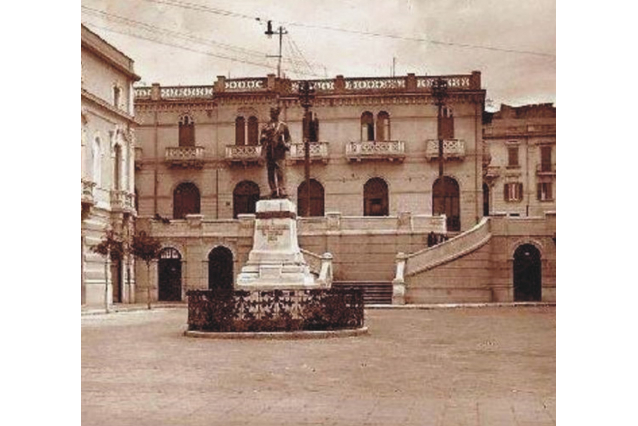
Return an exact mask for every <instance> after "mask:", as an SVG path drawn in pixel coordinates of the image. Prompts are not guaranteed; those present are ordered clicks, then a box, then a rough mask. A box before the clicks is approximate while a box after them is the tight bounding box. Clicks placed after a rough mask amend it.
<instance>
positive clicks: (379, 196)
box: [363, 178, 390, 216]
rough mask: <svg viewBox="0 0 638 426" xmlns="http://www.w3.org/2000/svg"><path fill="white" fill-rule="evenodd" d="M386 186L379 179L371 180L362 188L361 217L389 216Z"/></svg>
mask: <svg viewBox="0 0 638 426" xmlns="http://www.w3.org/2000/svg"><path fill="white" fill-rule="evenodd" d="M389 210H390V209H389V202H388V184H387V183H385V181H384V180H383V179H381V178H372V179H370V180H369V181H367V182H366V184H365V185H364V186H363V215H364V216H387V215H388V214H389Z"/></svg>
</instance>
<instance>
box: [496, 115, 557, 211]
mask: <svg viewBox="0 0 638 426" xmlns="http://www.w3.org/2000/svg"><path fill="white" fill-rule="evenodd" d="M483 139H484V142H485V145H486V148H487V150H488V152H489V155H490V157H491V160H490V162H489V165H488V166H487V168H486V169H485V173H484V181H485V184H484V191H485V194H486V197H485V199H486V200H487V203H486V207H485V209H486V212H485V214H487V213H489V214H492V215H498V214H507V215H511V216H519V217H523V216H542V215H543V214H545V213H546V212H555V211H556V107H554V106H553V105H552V104H538V105H525V106H521V107H511V106H508V105H502V106H501V109H500V111H497V112H496V113H493V114H488V116H487V122H486V123H485V126H484V129H483Z"/></svg>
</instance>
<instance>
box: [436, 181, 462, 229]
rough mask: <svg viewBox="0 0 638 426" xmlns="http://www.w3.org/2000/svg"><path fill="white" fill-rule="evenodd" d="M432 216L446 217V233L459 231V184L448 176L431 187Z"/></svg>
mask: <svg viewBox="0 0 638 426" xmlns="http://www.w3.org/2000/svg"><path fill="white" fill-rule="evenodd" d="M432 214H434V215H442V214H445V216H446V224H447V230H448V231H460V230H461V199H460V191H459V184H458V183H457V182H456V180H454V179H452V178H451V177H448V176H443V178H438V179H437V180H436V181H435V182H434V184H433V185H432Z"/></svg>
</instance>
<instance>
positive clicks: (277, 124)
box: [259, 107, 290, 198]
mask: <svg viewBox="0 0 638 426" xmlns="http://www.w3.org/2000/svg"><path fill="white" fill-rule="evenodd" d="M279 112H280V109H279V108H278V107H274V108H271V109H270V121H269V122H268V123H267V124H266V125H265V126H264V127H263V128H262V129H261V137H260V139H259V141H260V143H261V146H262V148H261V149H262V156H263V157H265V158H266V167H267V169H268V185H270V192H271V193H270V198H286V197H287V196H288V195H287V194H286V180H285V171H286V151H288V150H290V131H289V130H288V126H287V125H286V123H284V122H283V121H279ZM264 151H265V154H264Z"/></svg>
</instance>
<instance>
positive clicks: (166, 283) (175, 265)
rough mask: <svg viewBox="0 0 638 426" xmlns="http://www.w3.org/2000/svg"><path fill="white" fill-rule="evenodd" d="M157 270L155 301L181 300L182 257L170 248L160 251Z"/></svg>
mask: <svg viewBox="0 0 638 426" xmlns="http://www.w3.org/2000/svg"><path fill="white" fill-rule="evenodd" d="M157 269H158V295H157V300H160V301H180V300H182V256H181V255H180V254H179V252H178V251H177V250H175V249H174V248H171V247H168V248H165V249H164V250H162V252H161V253H160V258H159V262H158V267H157Z"/></svg>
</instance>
